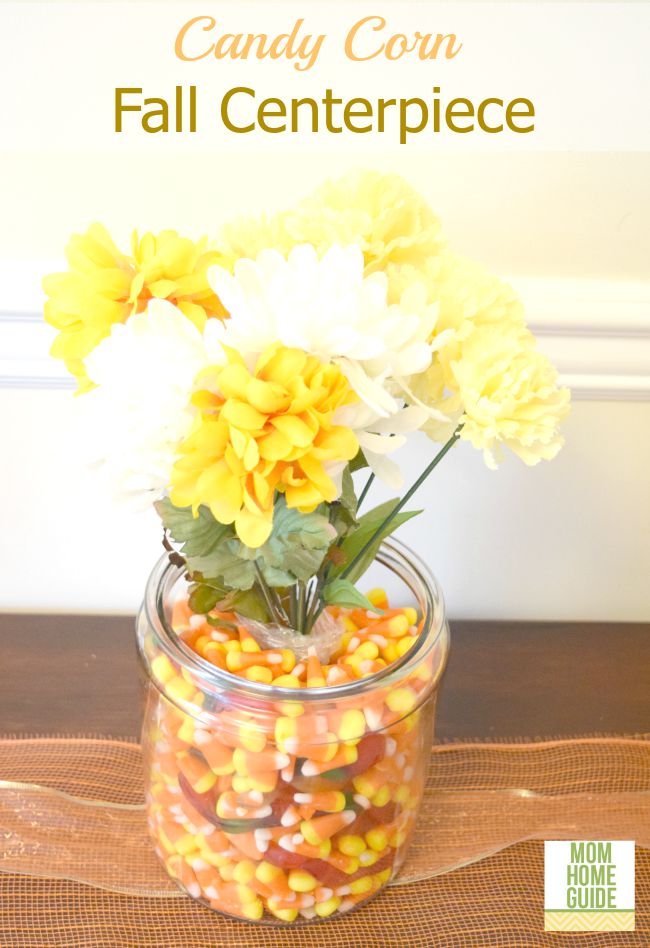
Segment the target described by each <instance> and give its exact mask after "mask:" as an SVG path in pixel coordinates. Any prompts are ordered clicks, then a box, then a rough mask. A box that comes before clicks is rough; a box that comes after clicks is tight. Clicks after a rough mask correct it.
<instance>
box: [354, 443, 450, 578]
mask: <svg viewBox="0 0 650 948" xmlns="http://www.w3.org/2000/svg"><path fill="white" fill-rule="evenodd" d="M460 429H461V426H460V425H459V426H458V428H456V430H455V431H454V433H453V434H452V436H451V438H450V439H449V441H447V443H446V444H445V445H443V447H442V448H441V449H440V451H438V453H437V454H436V456H435V457H434V459H433V460H432V461H431V463H430V464H428V465H427V466H426V467H425V469H424V470H423V471H422V473H421V474H420V476H419V477H418V479H417V480H416V481H415V483H413V484H412V485H411V486H410V487H409V489H408V490H407V492H406V493H405V494H404V496H403V497H402V499H401V500H400V502H399V503H398V504H396V505H395V507H393V509H392V510H391V512H390V513H389V514H388V516H387V517H386V518H385V519H384V520H383V521H382V523H380V525H379V526H378V527H377V529H376V530H375V532H374V533H373V535H372V536H371V537H370V539H369V540H367V542H366V543H364V545H363V546H362V547H361V549H360V550H359V552H358V553H357V555H356V556H355V557H354V558H353V559H352V560H351V561H350V562H349V563H348V565H347V566H346V567H345V569H344V570H343V572H342V573H341V579H345V577H346V576H348V575H349V574H350V573H351V572H352V570H353V569H354V567H355V566H356V565H357V563H358V562H359V560H360V559H361V558H362V556H363V555H364V554H365V553H366V552H367V551H368V550H369V549H370V547H371V546H372V545H373V543H374V542H375V541H376V539H377V537H378V536H379V535H381V534H382V533H383V531H384V530H385V529H386V527H388V526H389V525H390V524H391V522H392V521H393V520H394V518H395V517H396V516H397V514H398V513H399V512H400V510H401V509H402V508H403V507H404V505H405V504H407V503H408V502H409V500H410V499H411V497H412V496H413V494H414V493H415V492H416V490H417V489H418V488H419V487H420V485H421V484H422V483H423V482H424V481H425V480H426V479H427V477H428V476H429V474H431V472H432V471H433V469H434V468H435V467H437V466H438V464H440V462H441V461H442V459H443V458H444V456H445V455H446V454H447V452H448V451H450V450H451V448H452V447H453V446H454V444H455V443H456V442H457V441H458V439H459V437H460Z"/></svg>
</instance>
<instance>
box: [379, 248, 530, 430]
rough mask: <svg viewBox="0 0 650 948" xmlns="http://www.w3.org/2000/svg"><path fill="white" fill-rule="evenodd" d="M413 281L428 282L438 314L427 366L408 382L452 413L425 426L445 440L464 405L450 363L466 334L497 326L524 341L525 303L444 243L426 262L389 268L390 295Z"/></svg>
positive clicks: (431, 404)
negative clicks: (433, 350) (445, 419)
mask: <svg viewBox="0 0 650 948" xmlns="http://www.w3.org/2000/svg"><path fill="white" fill-rule="evenodd" d="M417 283H422V284H423V285H424V287H425V288H426V297H425V298H426V302H427V304H428V305H432V304H437V305H438V318H437V320H436V323H435V326H434V331H433V334H432V336H431V338H430V340H429V341H430V342H431V343H433V344H434V348H435V352H434V357H433V360H432V363H431V366H430V367H429V368H428V369H427V370H426V371H425V372H422V373H421V374H419V375H415V376H411V379H410V380H409V386H410V389H411V392H412V395H413V396H414V398H416V399H419V400H420V401H421V402H422V403H423V404H425V405H427V406H429V407H432V408H435V409H437V410H438V411H441V412H443V413H444V414H446V415H448V416H451V419H452V420H451V422H450V424H444V423H441V422H439V421H437V420H431V421H429V422H427V423H426V424H425V426H424V428H425V430H426V432H427V434H429V436H430V437H432V438H433V439H434V440H435V441H446V440H447V439H448V438H449V437H450V435H451V433H452V431H453V430H454V427H455V424H456V420H457V418H458V415H459V412H460V411H461V410H462V401H461V399H460V398H459V396H458V391H457V390H458V384H457V380H456V376H455V374H454V372H453V370H452V368H451V366H452V363H454V362H459V361H462V359H463V351H464V345H465V343H466V342H467V340H468V339H469V338H470V337H471V336H472V334H473V333H474V332H475V331H476V330H478V329H481V328H484V327H494V328H497V329H498V330H499V332H500V333H501V334H502V335H507V336H510V337H512V338H513V339H520V340H522V341H524V340H527V339H528V337H529V335H530V334H529V332H528V329H527V328H526V322H525V318H524V308H523V305H522V303H521V301H520V299H519V298H518V296H517V294H516V293H515V291H514V290H513V288H512V287H511V286H510V285H509V284H508V283H506V282H504V281H503V280H501V279H500V278H499V277H497V276H494V275H493V274H492V273H490V272H489V271H488V270H486V268H485V267H484V266H482V264H480V263H477V262H476V261H474V260H471V259H469V258H467V257H462V256H459V255H458V254H455V253H453V252H452V251H450V250H447V249H444V250H443V251H442V252H441V253H440V254H439V255H438V256H436V257H431V258H429V260H428V261H427V262H426V264H425V265H424V267H421V268H416V267H413V266H404V267H399V266H393V267H390V268H389V286H390V288H391V292H392V298H393V301H395V300H396V299H399V297H400V294H402V293H404V292H405V291H406V290H407V289H408V288H409V287H411V286H414V285H415V284H417Z"/></svg>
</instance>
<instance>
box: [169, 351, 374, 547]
mask: <svg viewBox="0 0 650 948" xmlns="http://www.w3.org/2000/svg"><path fill="white" fill-rule="evenodd" d="M226 355H227V359H228V361H227V362H226V364H225V365H223V366H215V367H212V368H210V369H207V370H205V371H204V372H202V373H201V374H200V375H199V377H198V379H197V382H196V388H197V391H196V393H195V395H194V398H193V401H194V404H195V406H196V407H197V408H198V409H199V412H198V415H197V418H196V422H195V425H194V428H193V430H192V432H191V434H190V435H189V436H188V437H187V438H186V439H185V441H184V442H183V443H182V444H181V447H180V454H181V457H180V458H179V459H178V460H177V462H176V464H175V465H174V468H173V471H172V485H171V492H170V497H171V500H172V503H174V504H176V505H177V506H179V507H187V506H191V507H192V508H193V509H194V512H195V514H196V513H197V511H198V508H199V506H200V505H201V504H205V505H206V506H207V507H209V508H210V510H211V511H212V514H213V515H214V517H215V518H216V519H217V520H218V521H219V522H220V523H234V525H235V530H236V532H237V535H238V536H239V538H240V539H241V540H242V541H243V542H244V543H245V544H246V545H247V546H250V547H259V546H261V545H262V544H263V543H264V542H265V541H266V540H267V539H268V537H269V534H270V532H271V529H272V524H273V501H274V497H275V491H276V490H278V491H281V492H282V493H284V495H285V497H286V501H287V506H289V507H297V508H298V509H299V510H301V511H303V512H308V511H311V510H313V509H314V508H315V507H317V506H318V504H320V503H321V502H323V501H328V502H331V501H333V500H335V499H336V497H337V496H338V494H339V489H338V487H337V485H336V484H335V482H334V480H333V479H332V476H331V475H332V474H334V473H335V471H336V470H337V469H338V468H339V467H340V466H341V465H342V462H345V461H349V460H351V459H352V458H353V457H354V456H355V454H356V453H357V451H358V448H359V445H358V442H357V439H356V437H355V436H354V434H353V432H352V431H351V430H350V429H349V428H344V427H341V426H338V425H336V424H335V423H334V420H333V419H334V413H335V412H336V409H337V408H339V407H340V406H341V405H345V404H349V403H350V402H352V401H354V400H355V398H356V396H355V395H354V393H353V392H352V390H351V389H350V387H349V385H348V383H347V381H346V379H345V377H344V376H343V374H342V373H341V371H340V369H339V368H338V367H337V366H335V365H332V364H324V363H322V362H320V361H319V360H318V359H317V358H316V357H315V356H309V355H307V354H306V353H305V352H302V351H301V350H299V349H289V348H286V347H284V346H280V345H273V346H270V347H269V348H268V349H266V350H265V351H264V352H263V353H262V354H261V355H260V356H259V358H258V359H257V362H256V363H255V366H254V368H253V369H252V370H251V369H249V368H248V367H247V365H246V363H245V361H244V359H243V358H242V356H241V355H240V354H239V353H237V352H235V351H234V350H232V349H227V350H226Z"/></svg>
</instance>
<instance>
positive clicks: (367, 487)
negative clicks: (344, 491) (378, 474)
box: [357, 472, 375, 510]
mask: <svg viewBox="0 0 650 948" xmlns="http://www.w3.org/2000/svg"><path fill="white" fill-rule="evenodd" d="M374 479H375V475H374V473H373V472H371V474H370V477H369V478H368V480H367V481H366V483H365V485H364V488H363V490H362V491H361V493H360V494H359V500H358V501H357V510H358V509H359V507H360V506H361V504H362V503H363V502H364V500H365V499H366V495H367V494H368V491H369V490H370V488H371V487H372V482H373V481H374Z"/></svg>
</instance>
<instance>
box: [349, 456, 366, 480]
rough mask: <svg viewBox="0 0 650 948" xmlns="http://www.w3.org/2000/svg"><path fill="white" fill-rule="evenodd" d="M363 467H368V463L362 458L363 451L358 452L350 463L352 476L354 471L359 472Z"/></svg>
mask: <svg viewBox="0 0 650 948" xmlns="http://www.w3.org/2000/svg"><path fill="white" fill-rule="evenodd" d="M364 467H368V462H367V461H366V459H365V457H364V456H363V451H358V452H357V453H356V454H355V456H354V457H353V458H352V460H351V461H350V464H349V468H350V470H351V471H352V473H353V474H354V472H355V471H360V470H361V469H362V468H364Z"/></svg>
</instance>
